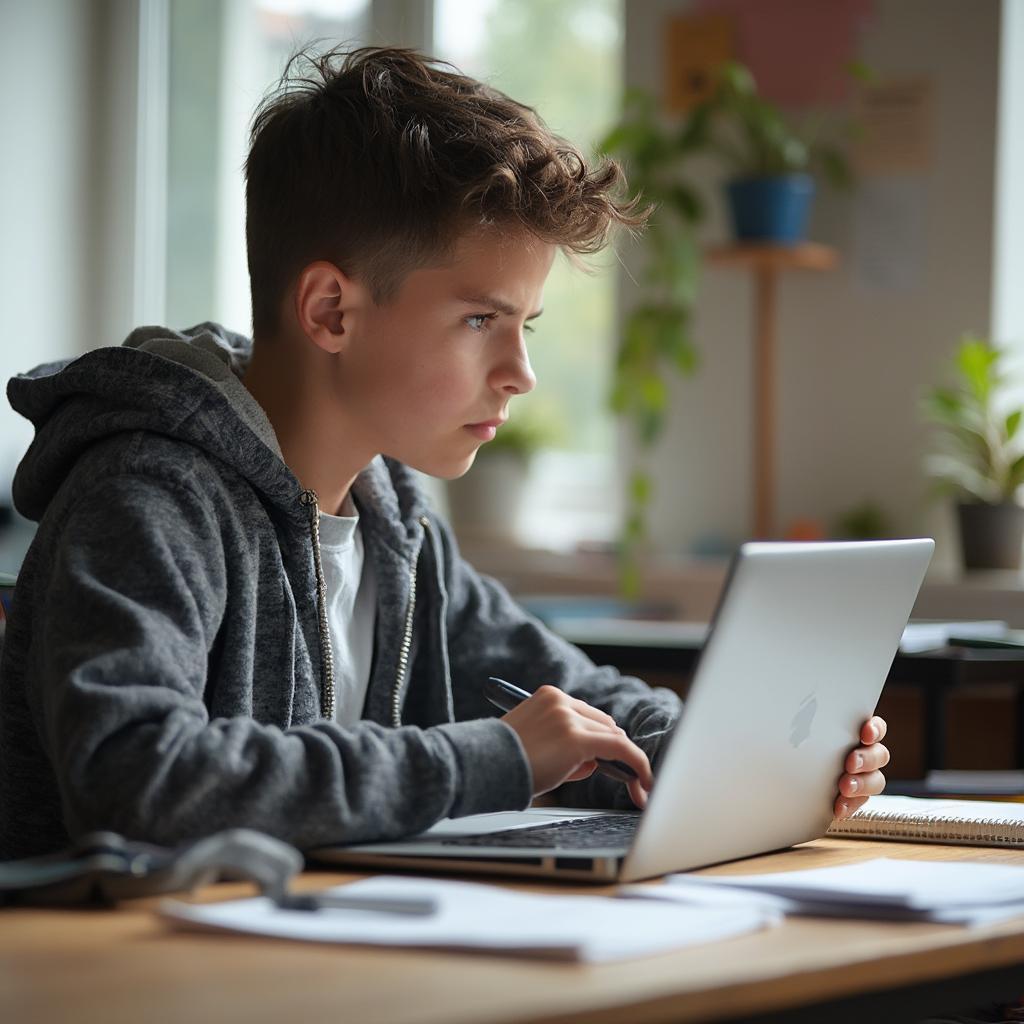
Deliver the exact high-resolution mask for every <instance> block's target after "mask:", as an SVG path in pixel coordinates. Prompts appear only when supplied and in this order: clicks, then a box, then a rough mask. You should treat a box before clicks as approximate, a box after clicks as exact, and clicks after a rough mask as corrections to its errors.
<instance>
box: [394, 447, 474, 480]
mask: <svg viewBox="0 0 1024 1024" xmlns="http://www.w3.org/2000/svg"><path fill="white" fill-rule="evenodd" d="M475 461H476V450H475V449H474V451H472V452H471V453H470V454H469V455H463V456H462V457H461V458H458V459H422V460H420V459H418V460H417V461H416V462H412V461H409V462H407V463H406V465H408V466H411V467H412V468H413V469H415V470H418V471H419V472H420V473H426V474H427V476H434V477H437V478H438V479H439V480H458V478H459V477H460V476H465V475H466V473H468V472H469V470H470V468H471V467H472V465H473V463H474V462H475Z"/></svg>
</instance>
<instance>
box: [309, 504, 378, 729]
mask: <svg viewBox="0 0 1024 1024" xmlns="http://www.w3.org/2000/svg"><path fill="white" fill-rule="evenodd" d="M341 512H342V514H341V515H340V516H331V515H328V514H327V513H326V512H321V513H320V563H321V565H322V567H323V572H324V582H325V583H326V584H327V625H328V627H329V629H330V631H331V653H332V654H333V655H334V695H335V712H334V717H335V719H336V721H338V722H339V723H340V724H341V725H354V724H355V723H356V722H358V721H359V720H360V718H362V715H363V703H364V702H365V700H366V688H367V687H368V686H369V683H370V663H371V661H372V660H373V629H374V624H375V621H376V615H377V580H376V577H375V576H374V574H373V570H372V567H371V566H370V565H368V564H367V562H366V559H365V556H364V553H363V536H362V531H361V530H360V529H359V515H358V513H357V512H356V507H355V504H354V503H353V501H352V498H351V496H347V497H346V498H345V503H344V504H343V505H342V507H341Z"/></svg>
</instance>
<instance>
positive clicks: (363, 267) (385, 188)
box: [245, 47, 646, 334]
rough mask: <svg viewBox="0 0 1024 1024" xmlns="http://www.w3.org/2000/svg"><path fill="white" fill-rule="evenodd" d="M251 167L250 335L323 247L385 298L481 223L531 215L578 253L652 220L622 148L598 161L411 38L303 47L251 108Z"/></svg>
mask: <svg viewBox="0 0 1024 1024" xmlns="http://www.w3.org/2000/svg"><path fill="white" fill-rule="evenodd" d="M245 175H246V247H247V251H248V259H249V277H250V287H251V289H252V307H253V331H254V333H255V334H260V333H265V332H272V331H274V330H276V329H277V328H278V327H279V324H278V316H279V310H280V305H281V302H282V300H283V298H284V296H285V294H286V292H287V291H288V289H289V288H290V287H291V285H292V284H293V283H294V281H295V279H296V278H297V277H298V275H299V273H300V272H301V271H302V269H303V267H305V266H308V265H309V264H310V263H312V262H314V261H316V260H327V261H329V262H331V263H333V264H335V265H336V266H337V267H339V268H340V269H341V270H343V271H344V272H345V273H346V274H348V275H349V276H350V277H353V278H356V279H358V280H360V281H362V282H363V283H364V284H365V285H366V286H367V287H368V288H369V290H370V293H371V295H372V297H373V300H374V301H375V302H376V303H378V304H382V303H385V302H387V301H389V300H390V299H392V298H393V297H394V296H395V294H396V293H397V291H398V289H399V287H400V286H401V283H402V280H403V279H404V278H405V276H406V275H407V274H408V273H409V272H410V271H412V270H415V269H417V268H419V267H425V266H431V265H435V264H437V263H440V262H442V261H443V260H444V259H445V258H447V257H448V256H449V255H450V254H451V252H452V250H453V249H454V246H455V243H456V242H457V240H458V238H459V236H460V235H462V234H463V233H465V232H466V231H468V230H470V229H472V228H473V227H476V226H488V225H498V226H501V227H508V228H516V227H520V228H525V229H526V230H527V231H529V232H531V233H532V234H533V235H535V236H536V237H538V238H540V239H541V240H543V241H545V242H549V243H553V244H555V245H557V246H558V247H559V248H560V249H561V250H562V251H563V252H565V253H566V254H567V255H568V256H569V257H570V258H571V259H574V260H577V261H578V257H579V256H581V255H583V254H588V253H595V252H598V251H599V250H601V249H602V248H604V246H605V245H606V244H607V242H608V236H609V233H610V231H611V228H612V227H613V226H614V225H616V224H620V225H624V226H626V227H627V228H635V227H638V226H639V225H640V224H641V223H642V222H643V221H644V220H645V219H646V214H645V212H638V209H637V204H636V202H635V201H627V200H626V199H624V198H621V195H622V192H623V188H622V186H623V184H624V182H623V176H622V171H621V169H620V168H619V166H618V164H617V163H616V162H615V161H613V160H608V159H602V160H599V161H597V162H596V163H595V164H594V165H593V166H588V163H587V161H586V159H585V158H584V157H583V155H582V154H581V153H580V151H579V150H578V149H576V147H574V146H573V145H571V144H570V143H569V142H567V141H565V140H564V139H561V138H559V137H558V136H557V135H554V134H552V133H551V132H550V131H549V130H548V128H547V127H546V126H545V124H544V122H543V121H542V120H541V118H540V117H539V116H538V115H537V114H536V112H535V111H533V110H532V109H531V108H529V107H526V106H523V105H522V104H521V103H517V102H515V101H514V100H512V99H510V98H509V97H508V96H506V95H504V94H503V93H501V92H498V91H497V90H495V89H492V88H490V87H489V86H486V85H484V84H482V83H480V82H477V81H475V80H474V79H472V78H468V77H466V76H465V75H462V74H460V73H459V72H458V71H457V70H456V69H455V68H453V67H452V66H451V65H449V64H443V63H441V62H439V61H435V60H432V59H430V58H427V57H424V56H422V55H421V54H419V53H417V52H415V51H413V50H404V49H393V48H378V47H367V48H364V49H358V50H353V51H351V52H344V51H341V50H331V51H329V52H327V53H322V54H316V53H310V52H302V53H299V54H297V55H296V56H294V57H293V58H292V59H291V60H290V61H289V63H288V66H287V68H286V69H285V73H284V75H283V76H282V78H281V81H280V83H279V84H278V86H277V88H276V89H275V90H274V92H273V93H272V94H270V95H269V96H267V97H266V98H265V99H264V101H263V102H262V103H261V104H260V106H259V108H258V109H257V111H256V114H255V117H254V119H253V125H252V133H251V141H250V149H249V155H248V158H247V160H246V164H245Z"/></svg>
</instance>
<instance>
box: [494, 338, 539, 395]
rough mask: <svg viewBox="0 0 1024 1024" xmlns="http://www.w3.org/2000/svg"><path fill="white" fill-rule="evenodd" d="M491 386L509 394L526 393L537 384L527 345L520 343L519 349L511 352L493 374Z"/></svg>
mask: <svg viewBox="0 0 1024 1024" xmlns="http://www.w3.org/2000/svg"><path fill="white" fill-rule="evenodd" d="M491 386H492V387H493V388H495V390H500V391H504V392H506V393H507V394H509V395H525V394H526V393H527V392H529V391H532V390H533V389H534V388H535V387H536V386H537V377H536V376H535V375H534V372H533V367H532V366H530V357H529V356H528V355H527V353H526V346H525V345H523V344H522V343H520V345H519V347H518V350H517V351H515V352H511V353H509V356H508V358H507V359H505V360H503V361H502V363H501V365H500V366H498V367H495V369H494V371H493V372H492V374H491Z"/></svg>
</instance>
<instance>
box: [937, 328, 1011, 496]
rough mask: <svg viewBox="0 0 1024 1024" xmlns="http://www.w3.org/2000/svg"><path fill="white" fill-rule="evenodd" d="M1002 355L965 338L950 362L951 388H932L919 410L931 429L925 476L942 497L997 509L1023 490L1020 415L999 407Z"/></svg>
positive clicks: (981, 341) (977, 340) (983, 343)
mask: <svg viewBox="0 0 1024 1024" xmlns="http://www.w3.org/2000/svg"><path fill="white" fill-rule="evenodd" d="M1001 360H1002V352H1001V351H1000V350H999V349H997V348H993V347H992V346H990V345H989V344H987V342H986V341H985V340H984V339H982V338H979V337H977V336H974V335H970V334H965V335H964V336H963V337H962V338H961V340H960V344H959V346H958V348H957V350H956V353H955V355H954V357H953V365H952V372H953V376H954V378H955V383H954V384H953V386H948V385H941V386H938V387H935V388H932V389H931V390H930V391H929V392H928V393H927V394H926V395H925V396H924V398H923V400H922V403H921V411H922V414H923V415H924V417H925V418H926V419H927V420H929V421H930V422H931V423H932V424H933V426H934V427H935V446H936V450H935V451H934V452H933V453H932V454H931V455H930V456H928V458H927V459H926V460H925V467H926V469H927V471H928V473H929V474H930V475H931V476H933V477H934V478H936V479H937V480H938V481H940V482H941V484H942V485H943V486H944V491H945V492H946V493H949V492H953V493H959V494H966V495H969V496H970V497H972V498H974V499H976V500H978V501H984V502H989V503H992V504H998V503H1000V502H1003V501H1012V500H1014V498H1015V495H1016V492H1017V489H1018V488H1019V487H1021V486H1022V485H1024V450H1022V447H1021V434H1020V425H1021V419H1022V416H1024V410H1021V409H1011V410H1009V411H1006V409H1005V408H1000V405H1001V404H1003V405H1004V404H1005V403H1004V394H1003V391H1004V385H1005V376H1004V374H1003V371H1002V367H1001Z"/></svg>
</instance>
